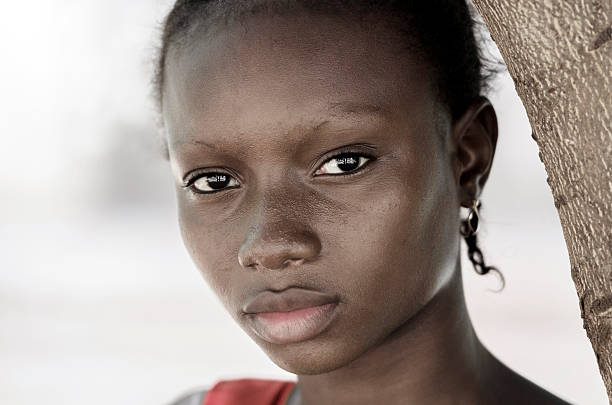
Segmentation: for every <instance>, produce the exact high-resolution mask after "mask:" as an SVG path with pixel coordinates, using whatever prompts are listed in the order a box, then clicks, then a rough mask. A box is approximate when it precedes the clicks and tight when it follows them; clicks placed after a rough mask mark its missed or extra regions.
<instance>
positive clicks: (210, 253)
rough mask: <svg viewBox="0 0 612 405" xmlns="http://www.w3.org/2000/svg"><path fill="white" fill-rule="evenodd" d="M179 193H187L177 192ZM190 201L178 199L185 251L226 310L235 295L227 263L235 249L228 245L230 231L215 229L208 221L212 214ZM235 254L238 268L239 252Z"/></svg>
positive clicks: (211, 222) (182, 196)
mask: <svg viewBox="0 0 612 405" xmlns="http://www.w3.org/2000/svg"><path fill="white" fill-rule="evenodd" d="M177 193H185V191H184V190H177ZM190 198H191V197H185V196H184V195H178V196H177V201H178V219H179V227H180V231H181V236H182V238H183V242H184V244H185V248H186V249H187V251H188V253H189V255H190V256H191V258H192V260H193V262H194V264H195V265H196V267H197V268H198V270H199V271H200V273H201V274H202V276H203V277H204V279H205V281H206V283H207V284H208V285H209V286H210V287H211V289H212V290H213V291H214V292H215V293H216V295H217V296H218V297H219V299H220V300H221V302H222V303H223V304H225V305H226V306H227V305H228V304H229V300H230V298H231V297H232V295H233V294H234V292H233V291H232V285H234V284H233V283H232V280H231V277H232V273H233V271H232V269H231V268H230V265H231V263H230V262H229V261H228V257H230V255H231V254H232V252H231V251H230V250H231V249H232V248H233V245H232V244H231V243H227V241H228V239H229V236H230V235H228V234H226V233H225V232H226V230H227V229H228V228H224V227H220V226H218V225H214V221H210V219H209V218H210V215H211V212H210V211H209V210H205V209H204V208H200V207H199V206H198V204H194V203H193V202H192V201H189V199H190ZM233 254H234V257H236V263H235V265H236V266H237V265H238V261H237V251H236V252H233Z"/></svg>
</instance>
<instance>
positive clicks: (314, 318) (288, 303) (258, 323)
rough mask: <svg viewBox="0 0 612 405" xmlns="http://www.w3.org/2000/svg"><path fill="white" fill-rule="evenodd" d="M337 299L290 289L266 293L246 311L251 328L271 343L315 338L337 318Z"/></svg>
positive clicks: (247, 306)
mask: <svg viewBox="0 0 612 405" xmlns="http://www.w3.org/2000/svg"><path fill="white" fill-rule="evenodd" d="M337 306H338V299H337V298H335V297H333V296H330V295H327V294H324V293H322V292H319V291H313V290H305V289H303V288H289V289H287V290H284V291H282V292H273V291H270V290H266V291H263V292H261V293H259V294H257V295H256V296H255V298H254V299H252V300H251V301H250V302H248V303H247V305H245V307H244V308H243V312H244V315H245V317H246V319H247V324H248V326H249V327H250V328H251V329H252V330H253V332H255V334H257V335H258V336H259V337H261V338H262V339H264V340H266V341H267V342H269V343H275V344H287V343H297V342H301V341H304V340H308V339H312V338H313V337H315V336H317V335H319V334H320V333H322V332H323V331H324V330H325V329H326V328H327V326H328V325H329V324H330V323H331V321H332V320H333V319H334V318H335V315H336V308H337Z"/></svg>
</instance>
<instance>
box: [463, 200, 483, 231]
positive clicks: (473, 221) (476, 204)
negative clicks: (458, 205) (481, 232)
mask: <svg viewBox="0 0 612 405" xmlns="http://www.w3.org/2000/svg"><path fill="white" fill-rule="evenodd" d="M478 208H480V201H478V200H472V206H471V207H470V212H469V213H468V216H467V217H466V218H465V219H464V220H463V222H462V224H461V229H460V231H461V235H463V236H465V237H466V238H468V237H470V236H472V235H475V234H476V232H478V225H479V224H480V212H478Z"/></svg>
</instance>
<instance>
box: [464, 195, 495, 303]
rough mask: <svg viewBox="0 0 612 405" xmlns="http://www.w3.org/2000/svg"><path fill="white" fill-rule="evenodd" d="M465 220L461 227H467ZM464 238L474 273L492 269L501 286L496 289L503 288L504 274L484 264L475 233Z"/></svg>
mask: <svg viewBox="0 0 612 405" xmlns="http://www.w3.org/2000/svg"><path fill="white" fill-rule="evenodd" d="M481 206H482V203H479V204H478V208H479V209H480V207H481ZM466 222H467V219H465V220H463V223H462V227H463V229H467V223H466ZM464 240H465V244H466V245H467V248H468V259H469V260H470V262H472V266H474V270H475V271H476V273H478V274H480V275H485V274H487V273H489V272H490V271H493V272H494V273H496V274H497V276H498V277H499V279H500V281H501V288H500V289H499V290H498V291H501V290H503V289H504V287H505V285H506V279H505V278H504V275H503V274H502V272H501V271H500V270H499V269H498V268H497V267H494V266H487V265H486V264H485V261H484V256H483V255H482V251H481V250H480V248H479V247H478V242H477V240H476V233H471V234H469V233H468V234H466V235H464Z"/></svg>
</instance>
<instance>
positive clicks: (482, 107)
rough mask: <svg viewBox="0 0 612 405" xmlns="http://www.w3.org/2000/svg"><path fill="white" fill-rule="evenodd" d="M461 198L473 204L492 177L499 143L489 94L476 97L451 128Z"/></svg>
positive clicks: (464, 202)
mask: <svg viewBox="0 0 612 405" xmlns="http://www.w3.org/2000/svg"><path fill="white" fill-rule="evenodd" d="M452 139H453V142H454V144H455V152H456V154H455V181H456V184H457V186H458V192H459V201H460V202H461V205H462V206H464V207H470V206H471V202H472V200H476V199H478V198H479V196H480V193H481V192H482V189H483V187H484V185H485V183H486V181H487V178H488V177H489V172H490V171H491V165H492V163H493V156H494V155H495V146H496V145H497V115H496V114H495V109H494V108H493V106H492V105H491V102H490V101H489V100H488V99H487V98H486V97H479V98H478V99H476V100H475V101H474V102H473V103H472V104H471V105H470V107H469V108H468V109H467V110H466V111H465V113H464V114H463V115H462V116H461V117H460V118H459V119H457V120H456V121H455V122H454V124H453V128H452Z"/></svg>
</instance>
